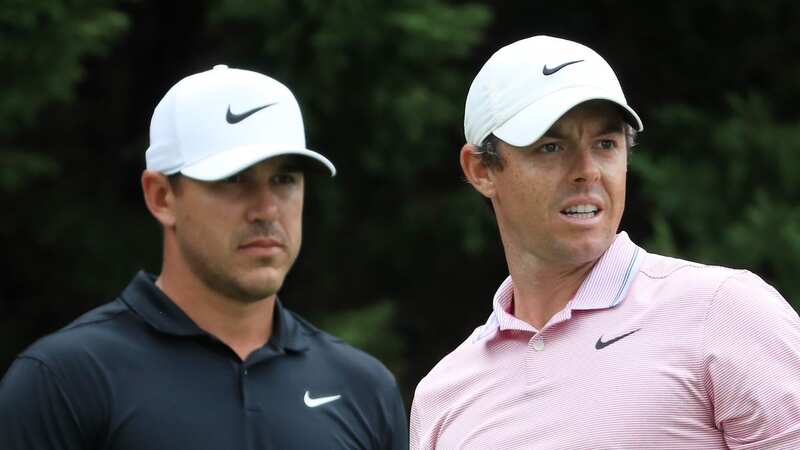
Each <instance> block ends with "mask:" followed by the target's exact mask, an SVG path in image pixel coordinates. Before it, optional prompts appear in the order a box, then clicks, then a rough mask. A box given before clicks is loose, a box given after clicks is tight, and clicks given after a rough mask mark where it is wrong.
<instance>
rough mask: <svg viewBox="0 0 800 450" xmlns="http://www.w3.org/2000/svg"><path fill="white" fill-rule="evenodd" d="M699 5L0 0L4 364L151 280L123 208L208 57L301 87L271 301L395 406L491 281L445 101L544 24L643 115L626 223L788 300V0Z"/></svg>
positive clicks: (132, 215)
mask: <svg viewBox="0 0 800 450" xmlns="http://www.w3.org/2000/svg"><path fill="white" fill-rule="evenodd" d="M798 5H799V4H797V3H796V2H792V1H788V0H787V1H778V0H772V1H770V0H762V1H759V2H729V1H726V0H697V1H676V2H659V3H650V2H641V1H628V0H625V1H622V0H621V1H612V0H598V1H594V2H585V1H576V0H562V1H560V2H557V3H552V2H530V1H499V0H497V1H491V2H482V3H481V2H468V1H442V0H436V1H434V0H395V1H379V0H296V1H283V0H260V1H254V0H214V1H212V0H205V1H196V2H173V1H144V0H139V1H137V0H82V1H78V0H35V1H22V0H2V1H0V33H2V34H0V37H1V38H0V73H2V77H3V79H5V80H6V82H5V83H3V89H2V90H0V199H1V200H2V204H3V211H4V212H3V219H4V220H2V221H0V240H2V243H3V247H4V250H5V251H4V252H3V257H2V258H0V269H1V270H2V274H3V275H2V277H3V278H2V283H0V371H4V370H5V368H6V367H7V366H8V364H9V363H10V362H11V360H12V359H13V357H14V355H15V354H16V353H18V352H19V351H21V350H22V349H23V348H24V347H25V346H27V345H29V344H30V343H31V342H32V341H33V340H35V339H36V338H37V337H38V336H40V335H42V334H44V333H48V332H50V331H53V330H55V329H57V328H58V327H60V326H63V325H64V324H66V323H68V322H69V321H70V320H71V319H73V318H75V317H76V316H78V315H79V314H81V313H82V312H83V311H86V310H88V309H90V308H91V307H93V306H96V305H98V304H100V303H104V302H106V301H108V300H110V299H112V298H113V297H114V296H115V295H116V293H117V292H118V291H119V290H120V289H121V288H122V287H123V286H124V285H125V283H127V281H128V279H129V278H130V277H131V276H132V275H133V273H134V272H135V271H136V270H138V269H140V268H144V269H146V270H149V271H152V272H158V271H159V266H160V252H161V249H160V230H159V229H158V227H157V225H156V223H155V221H154V220H153V219H151V218H150V217H149V215H148V214H147V212H146V210H145V208H144V207H143V204H142V201H141V194H140V190H139V184H138V183H139V175H140V173H141V170H142V169H143V165H144V157H143V156H144V149H145V148H146V147H147V140H148V138H147V133H148V125H149V117H150V114H151V112H152V109H153V107H154V106H155V104H156V103H157V102H158V100H159V99H160V97H161V96H162V95H163V93H164V92H165V91H166V90H167V89H168V88H169V86H171V85H172V84H173V83H174V82H176V81H177V80H178V79H180V78H182V77H184V76H186V75H188V74H190V73H194V72H197V71H201V70H206V69H208V68H210V67H211V66H212V65H214V64H219V63H225V64H228V65H230V66H233V67H242V68H249V69H253V70H258V71H262V72H264V73H267V74H270V75H272V76H274V77H275V78H277V79H279V80H282V81H284V82H285V83H286V84H287V85H289V86H290V88H292V89H293V90H294V92H295V94H296V95H297V97H298V98H299V100H300V103H301V107H302V109H303V112H304V116H305V120H306V130H307V137H308V142H309V145H310V146H311V148H314V149H318V150H319V151H321V152H322V153H324V154H326V155H328V156H329V157H330V158H331V159H332V160H333V161H334V163H335V164H336V165H337V168H338V169H339V172H340V173H339V175H338V176H337V177H336V178H334V179H330V180H329V179H314V180H311V182H310V186H309V190H308V199H307V206H306V214H305V227H304V233H305V236H304V239H305V242H304V247H303V251H302V253H301V257H300V259H299V261H298V263H297V264H296V266H295V268H294V270H293V272H292V273H291V274H290V277H289V279H288V280H287V284H286V286H285V288H284V290H283V292H282V294H281V296H282V298H283V299H284V301H285V303H287V304H288V305H289V306H290V307H292V308H293V309H295V310H297V311H299V312H300V313H302V314H304V315H306V316H308V317H310V318H311V319H312V320H313V321H314V322H316V323H317V324H319V325H320V326H322V327H323V328H325V329H327V330H329V331H332V332H334V333H336V334H339V335H340V336H342V337H343V338H345V339H346V340H348V341H350V342H352V343H353V344H355V345H357V346H359V347H362V348H364V349H366V350H368V351H370V352H372V353H374V354H375V355H377V356H378V357H380V358H381V359H382V360H383V361H385V362H386V363H387V365H388V366H389V367H390V368H391V369H392V370H393V371H394V372H395V374H396V375H397V376H398V378H399V380H400V382H401V384H402V386H403V388H404V390H405V394H406V395H407V397H408V398H410V395H411V392H412V390H413V388H414V386H415V385H416V382H417V381H418V380H419V378H420V377H421V376H423V375H424V374H425V373H426V372H427V370H429V369H430V367H431V366H432V365H433V364H434V363H435V362H436V361H437V360H438V359H439V358H440V357H441V356H443V355H444V354H445V353H446V352H447V351H449V350H450V349H452V348H453V347H455V346H456V345H457V344H458V343H460V342H461V341H462V340H463V339H464V338H465V337H466V335H467V334H468V333H469V332H470V331H471V330H472V329H473V328H474V327H475V326H477V325H479V324H480V323H482V322H483V320H485V317H486V316H487V315H488V313H489V311H490V308H491V296H492V294H493V292H494V289H495V288H496V286H497V285H498V283H499V282H500V281H501V280H502V279H503V277H504V276H505V274H506V267H505V261H504V259H503V255H502V250H501V248H500V245H499V239H498V236H497V232H496V230H495V226H494V221H493V218H492V217H491V215H490V213H489V211H488V210H487V208H486V207H485V205H484V204H483V202H482V201H481V199H480V198H479V197H478V195H477V194H476V193H474V192H472V190H471V189H470V188H469V187H468V186H467V185H466V183H465V182H464V181H463V179H462V177H461V174H460V169H459V166H458V162H457V154H458V150H459V148H460V146H461V145H462V144H463V135H462V125H461V124H462V120H463V104H464V99H465V96H466V92H467V89H468V86H469V83H470V81H471V80H472V77H473V76H474V74H475V73H476V72H477V71H478V69H479V68H480V66H481V65H482V64H483V62H484V61H485V59H486V58H487V57H488V56H489V55H490V54H491V53H492V52H493V51H494V50H496V49H497V48H499V47H501V46H502V45H505V44H507V43H509V42H511V41H514V40H516V39H520V38H523V37H527V36H531V35H535V34H552V35H556V36H561V37H567V38H571V39H574V40H578V41H580V42H584V43H586V44H588V45H590V46H591V47H593V48H595V49H596V50H597V51H598V52H600V53H601V54H602V55H604V56H605V57H606V58H607V59H608V60H609V61H610V62H611V64H612V66H614V67H615V69H616V71H617V74H618V76H619V78H620V79H621V81H622V83H623V86H624V87H625V90H626V94H627V96H628V100H629V101H630V103H631V104H632V105H633V106H634V107H635V108H636V109H637V110H638V111H639V113H640V115H641V116H642V117H643V119H644V121H645V126H646V130H645V132H644V133H643V134H642V135H641V136H640V145H639V146H638V147H637V148H636V150H635V152H634V155H633V157H632V161H631V171H630V176H629V194H628V195H629V199H628V208H627V212H626V216H625V218H624V220H623V229H625V230H627V231H628V232H629V233H630V234H631V235H632V237H633V238H634V240H635V241H637V242H639V243H640V244H642V245H644V246H645V247H646V248H647V249H648V250H649V251H653V252H663V253H667V254H670V255H676V256H679V257H683V258H689V259H696V260H700V261H703V262H707V263H712V264H722V265H727V266H734V267H741V268H748V269H750V270H753V271H755V272H757V273H758V274H760V275H761V276H763V277H764V278H766V279H767V280H768V281H770V282H771V283H773V284H774V285H775V286H777V287H778V289H779V290H780V291H781V292H782V293H783V294H784V296H785V297H786V298H787V299H788V300H789V301H790V302H793V305H795V307H797V306H798V305H799V304H800V303H797V302H800V287H798V283H797V281H796V279H795V278H796V277H795V274H796V272H797V270H798V269H797V268H798V266H800V196H799V195H798V186H800V121H799V120H798V119H800V109H798V108H797V104H798V101H800V33H797V32H796V30H795V24H796V23H798V22H800V6H798Z"/></svg>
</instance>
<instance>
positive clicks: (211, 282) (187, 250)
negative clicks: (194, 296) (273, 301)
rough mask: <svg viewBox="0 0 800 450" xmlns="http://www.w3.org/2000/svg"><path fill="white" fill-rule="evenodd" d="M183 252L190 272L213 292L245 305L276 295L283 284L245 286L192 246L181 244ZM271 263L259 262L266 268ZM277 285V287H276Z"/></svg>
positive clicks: (263, 283) (269, 282) (268, 283)
mask: <svg viewBox="0 0 800 450" xmlns="http://www.w3.org/2000/svg"><path fill="white" fill-rule="evenodd" d="M180 247H181V252H182V253H183V257H184V260H185V261H186V264H187V265H188V266H189V270H190V271H191V272H192V273H193V274H194V275H195V276H196V277H197V278H198V279H199V280H200V281H201V282H202V283H203V284H204V285H205V286H206V287H208V289H210V290H211V291H214V292H216V293H218V294H220V295H222V296H224V297H226V298H229V299H232V300H236V301H239V302H243V303H255V302H258V301H260V300H264V299H266V298H269V297H270V296H272V295H274V294H275V293H276V292H277V291H278V289H279V288H280V285H281V283H282V279H281V280H279V281H278V282H277V283H274V282H272V281H271V280H265V281H264V282H260V283H249V284H245V283H244V282H242V281H241V280H239V279H238V278H237V277H236V275H235V274H233V273H231V271H229V270H225V267H222V265H221V264H215V263H213V262H212V261H211V258H209V257H208V256H206V255H204V254H202V253H201V252H198V251H196V250H195V249H194V248H192V246H191V245H186V244H183V243H181V245H180ZM269 262H270V261H259V263H261V264H263V265H264V266H267V265H269ZM275 284H277V286H275Z"/></svg>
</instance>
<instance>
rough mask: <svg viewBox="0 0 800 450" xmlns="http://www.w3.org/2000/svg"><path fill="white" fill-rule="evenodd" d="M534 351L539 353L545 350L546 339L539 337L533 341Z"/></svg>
mask: <svg viewBox="0 0 800 450" xmlns="http://www.w3.org/2000/svg"><path fill="white" fill-rule="evenodd" d="M533 349H534V350H536V351H537V352H540V351H542V350H544V339H542V338H541V337H537V338H534V339H533Z"/></svg>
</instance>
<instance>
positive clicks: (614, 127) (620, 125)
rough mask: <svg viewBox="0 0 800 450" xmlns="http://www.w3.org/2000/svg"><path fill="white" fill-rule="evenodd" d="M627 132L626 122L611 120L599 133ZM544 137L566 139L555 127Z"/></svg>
mask: <svg viewBox="0 0 800 450" xmlns="http://www.w3.org/2000/svg"><path fill="white" fill-rule="evenodd" d="M624 132H625V121H623V120H620V121H616V120H609V121H608V122H606V124H605V125H603V127H602V128H601V129H600V132H599V133H597V134H599V135H603V134H610V133H624ZM542 137H547V138H552V139H566V136H565V135H564V133H562V132H561V131H559V130H558V128H556V126H555V125H553V126H552V127H550V129H549V130H547V131H545V133H544V134H543V135H542Z"/></svg>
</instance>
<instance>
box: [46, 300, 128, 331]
mask: <svg viewBox="0 0 800 450" xmlns="http://www.w3.org/2000/svg"><path fill="white" fill-rule="evenodd" d="M117 300H120V298H119V297H117V298H115V299H114V300H113V301H117ZM122 304H123V305H125V308H126V309H125V310H122V311H119V312H117V313H116V314H114V315H113V316H111V317H106V318H103V319H97V320H92V321H90V322H84V323H78V324H69V325H67V326H65V327H64V328H61V329H60V330H56V331H54V332H53V333H50V334H59V333H62V332H65V331H68V330H74V329H77V328H83V327H87V326H89V325H95V324H98V323H102V322H109V321H112V320H115V319H116V318H117V317H119V316H120V314H124V313H126V312H129V311H130V308H129V307H128V304H127V303H125V302H124V301H123V302H122Z"/></svg>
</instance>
